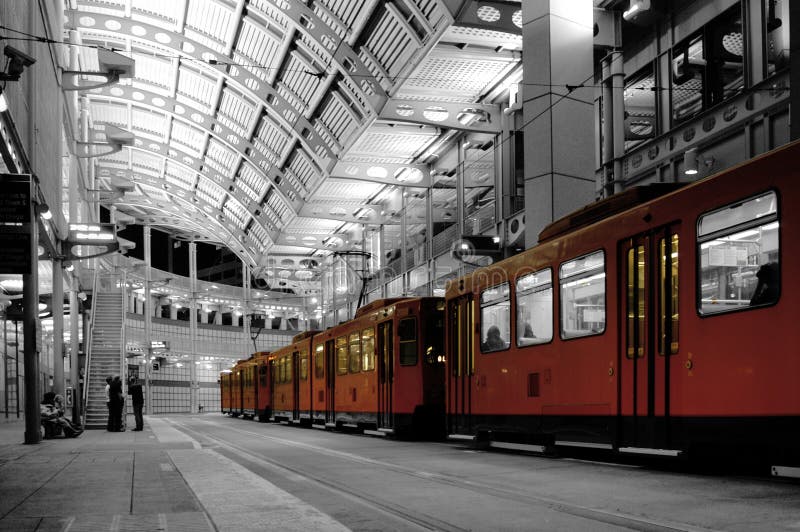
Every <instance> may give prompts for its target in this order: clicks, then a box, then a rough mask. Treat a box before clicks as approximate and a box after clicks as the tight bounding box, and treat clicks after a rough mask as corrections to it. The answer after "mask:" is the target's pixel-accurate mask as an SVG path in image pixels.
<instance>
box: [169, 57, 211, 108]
mask: <svg viewBox="0 0 800 532" xmlns="http://www.w3.org/2000/svg"><path fill="white" fill-rule="evenodd" d="M216 86H217V82H216V80H213V79H209V78H208V77H206V76H204V75H202V74H200V73H199V72H195V71H194V70H191V69H189V68H186V67H185V66H183V67H181V68H180V75H179V76H178V95H181V96H185V97H188V98H190V99H191V100H192V102H194V103H195V104H200V110H201V112H203V113H205V114H209V113H211V105H212V103H214V96H215V94H214V91H215V90H216ZM195 107H197V105H195Z"/></svg>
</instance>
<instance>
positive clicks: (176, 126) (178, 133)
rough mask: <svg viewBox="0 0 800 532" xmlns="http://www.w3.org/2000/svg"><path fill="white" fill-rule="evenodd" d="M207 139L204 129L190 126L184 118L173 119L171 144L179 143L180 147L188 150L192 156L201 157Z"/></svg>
mask: <svg viewBox="0 0 800 532" xmlns="http://www.w3.org/2000/svg"><path fill="white" fill-rule="evenodd" d="M205 139H206V133H205V132H204V131H203V130H201V129H198V128H196V127H193V126H190V125H189V124H187V123H185V122H183V121H182V120H173V121H172V136H171V140H170V144H172V143H175V144H178V148H179V149H181V150H183V151H186V152H187V153H188V154H189V155H191V156H192V157H195V158H196V157H200V155H201V151H200V150H202V149H203V145H204V144H205Z"/></svg>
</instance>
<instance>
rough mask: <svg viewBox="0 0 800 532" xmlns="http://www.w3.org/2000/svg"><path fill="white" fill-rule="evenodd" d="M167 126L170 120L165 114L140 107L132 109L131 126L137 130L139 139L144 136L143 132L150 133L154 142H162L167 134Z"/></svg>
mask: <svg viewBox="0 0 800 532" xmlns="http://www.w3.org/2000/svg"><path fill="white" fill-rule="evenodd" d="M167 124H169V120H167V117H166V116H165V115H164V113H160V112H157V111H151V110H149V109H146V108H143V107H139V106H134V107H133V108H132V109H131V126H132V127H134V128H136V129H137V132H136V136H137V138H140V137H141V136H142V132H148V133H150V134H151V135H152V140H156V141H158V142H161V141H162V140H164V137H165V136H166V134H167Z"/></svg>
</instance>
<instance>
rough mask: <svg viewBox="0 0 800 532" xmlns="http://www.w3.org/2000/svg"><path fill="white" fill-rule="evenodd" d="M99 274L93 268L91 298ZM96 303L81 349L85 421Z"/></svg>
mask: <svg viewBox="0 0 800 532" xmlns="http://www.w3.org/2000/svg"><path fill="white" fill-rule="evenodd" d="M98 277H99V274H98V273H97V270H94V276H93V277H92V298H94V295H95V294H96V293H97V278H98ZM95 308H96V305H95V304H94V302H92V312H91V314H90V315H89V327H88V332H87V333H86V338H84V339H83V350H84V352H85V353H86V357H85V359H84V362H83V364H84V365H83V400H82V402H81V419H82V420H83V421H84V423H85V421H86V408H87V407H88V403H89V369H90V368H91V362H90V361H91V359H92V331H93V330H94V311H95Z"/></svg>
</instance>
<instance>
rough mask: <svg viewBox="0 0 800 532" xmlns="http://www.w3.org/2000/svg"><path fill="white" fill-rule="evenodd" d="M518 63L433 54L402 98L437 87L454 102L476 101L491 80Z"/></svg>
mask: <svg viewBox="0 0 800 532" xmlns="http://www.w3.org/2000/svg"><path fill="white" fill-rule="evenodd" d="M513 63H514V61H511V60H509V59H506V58H500V57H499V58H498V59H497V60H490V59H487V60H483V61H481V60H477V59H475V58H470V59H459V58H458V57H457V56H455V55H449V54H442V55H437V56H433V55H432V56H429V57H428V58H427V59H426V60H425V61H424V63H423V64H422V65H421V66H420V67H419V68H418V69H417V70H416V71H415V72H414V75H413V76H412V77H411V78H409V79H408V80H407V81H406V82H405V83H404V84H403V86H402V87H401V89H400V91H399V92H398V97H400V98H414V97H415V95H419V94H420V93H425V94H430V93H431V91H432V90H435V91H436V93H437V94H438V95H439V97H442V98H445V99H447V100H450V101H453V100H456V101H465V102H473V101H475V100H476V99H477V98H478V97H479V96H480V95H481V93H482V92H483V91H484V89H486V87H487V86H488V85H489V84H490V83H494V82H495V80H496V79H497V77H498V76H499V75H500V74H501V73H502V72H503V71H504V70H506V69H508V68H509V66H511V65H512V64H513Z"/></svg>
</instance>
